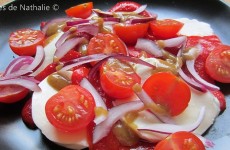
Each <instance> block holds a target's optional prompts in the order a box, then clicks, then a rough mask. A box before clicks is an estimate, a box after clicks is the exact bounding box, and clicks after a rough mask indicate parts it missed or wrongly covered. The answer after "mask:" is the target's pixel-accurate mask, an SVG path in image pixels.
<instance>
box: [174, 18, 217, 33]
mask: <svg viewBox="0 0 230 150" xmlns="http://www.w3.org/2000/svg"><path fill="white" fill-rule="evenodd" d="M175 20H177V21H180V22H182V23H184V26H183V27H182V28H181V30H180V31H179V32H178V34H179V35H186V36H208V35H213V30H212V28H211V26H210V25H209V24H208V23H205V22H201V21H198V20H196V19H188V18H179V19H175Z"/></svg>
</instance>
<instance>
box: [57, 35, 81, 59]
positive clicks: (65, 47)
mask: <svg viewBox="0 0 230 150" xmlns="http://www.w3.org/2000/svg"><path fill="white" fill-rule="evenodd" d="M84 40H85V38H83V37H80V38H79V37H74V38H71V39H69V40H67V41H65V42H64V43H63V44H62V45H60V46H59V47H58V48H57V50H56V52H55V54H54V56H55V57H56V58H58V59H61V58H62V57H63V56H64V55H65V54H67V53H68V51H70V50H71V49H73V48H74V47H75V46H77V45H78V44H80V43H82V42H83V41H84Z"/></svg>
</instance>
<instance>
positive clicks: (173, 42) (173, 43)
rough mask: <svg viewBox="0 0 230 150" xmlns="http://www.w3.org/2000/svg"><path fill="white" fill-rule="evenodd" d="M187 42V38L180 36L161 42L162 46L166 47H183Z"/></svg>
mask: <svg viewBox="0 0 230 150" xmlns="http://www.w3.org/2000/svg"><path fill="white" fill-rule="evenodd" d="M186 40H187V37H186V36H179V37H175V38H171V39H167V40H159V41H158V42H159V43H160V45H162V46H163V48H164V47H168V48H170V47H181V46H182V45H183V44H184V43H185V42H186Z"/></svg>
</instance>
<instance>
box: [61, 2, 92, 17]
mask: <svg viewBox="0 0 230 150" xmlns="http://www.w3.org/2000/svg"><path fill="white" fill-rule="evenodd" d="M92 9H93V2H88V3H83V4H79V5H76V6H73V7H70V8H69V9H67V10H65V13H66V14H67V15H68V16H70V17H76V18H83V19H85V18H88V17H89V16H90V15H91V14H92Z"/></svg>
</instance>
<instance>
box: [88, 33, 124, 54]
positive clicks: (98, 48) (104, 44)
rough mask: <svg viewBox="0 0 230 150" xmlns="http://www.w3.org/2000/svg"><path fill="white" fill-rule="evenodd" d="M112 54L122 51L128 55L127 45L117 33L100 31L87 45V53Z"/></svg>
mask: <svg viewBox="0 0 230 150" xmlns="http://www.w3.org/2000/svg"><path fill="white" fill-rule="evenodd" d="M99 53H104V54H111V53H121V54H124V55H127V51H126V46H125V44H124V43H123V41H121V40H120V39H119V38H118V36H117V35H115V34H112V33H107V34H103V33H99V34H98V35H96V36H95V37H93V38H92V39H91V40H90V42H89V44H88V47H87V54H88V55H92V54H99Z"/></svg>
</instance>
